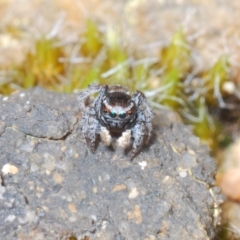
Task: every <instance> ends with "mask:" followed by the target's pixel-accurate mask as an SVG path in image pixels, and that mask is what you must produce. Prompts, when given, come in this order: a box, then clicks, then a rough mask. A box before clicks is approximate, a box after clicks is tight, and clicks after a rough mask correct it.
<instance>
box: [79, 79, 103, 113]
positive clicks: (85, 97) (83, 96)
mask: <svg viewBox="0 0 240 240" xmlns="http://www.w3.org/2000/svg"><path fill="white" fill-rule="evenodd" d="M102 87H103V86H102V85H100V84H91V85H89V86H88V88H87V89H86V90H84V91H81V92H80V93H79V95H78V101H79V103H80V110H81V111H82V112H83V110H85V108H86V106H89V105H90V100H89V98H90V96H91V95H92V94H93V93H96V92H99V91H100V89H101V88H102Z"/></svg>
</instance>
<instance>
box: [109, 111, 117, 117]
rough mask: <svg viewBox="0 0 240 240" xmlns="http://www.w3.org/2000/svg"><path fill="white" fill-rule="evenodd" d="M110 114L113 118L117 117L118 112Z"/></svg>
mask: <svg viewBox="0 0 240 240" xmlns="http://www.w3.org/2000/svg"><path fill="white" fill-rule="evenodd" d="M109 115H110V117H111V118H115V117H116V116H117V113H116V112H110V113H109Z"/></svg>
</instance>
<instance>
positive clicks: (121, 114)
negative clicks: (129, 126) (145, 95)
mask: <svg viewBox="0 0 240 240" xmlns="http://www.w3.org/2000/svg"><path fill="white" fill-rule="evenodd" d="M118 116H119V117H120V118H125V117H126V113H124V112H123V113H120V114H119V115H118Z"/></svg>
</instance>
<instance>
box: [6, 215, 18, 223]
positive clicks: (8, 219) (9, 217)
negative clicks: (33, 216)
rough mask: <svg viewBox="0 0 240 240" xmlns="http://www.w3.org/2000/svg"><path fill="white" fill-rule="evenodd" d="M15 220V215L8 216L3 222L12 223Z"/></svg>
mask: <svg viewBox="0 0 240 240" xmlns="http://www.w3.org/2000/svg"><path fill="white" fill-rule="evenodd" d="M15 219H16V216H15V215H8V216H7V218H6V219H5V221H4V222H13V221H14V220H15Z"/></svg>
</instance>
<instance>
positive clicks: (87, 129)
mask: <svg viewBox="0 0 240 240" xmlns="http://www.w3.org/2000/svg"><path fill="white" fill-rule="evenodd" d="M81 125H82V134H83V136H84V138H85V141H86V143H87V145H88V147H89V148H90V150H91V151H92V152H93V153H94V152H95V151H96V144H97V141H98V137H99V132H100V124H99V121H98V120H97V118H96V113H95V110H94V108H92V107H89V109H88V111H87V114H86V115H84V116H83V118H82V121H81Z"/></svg>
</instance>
